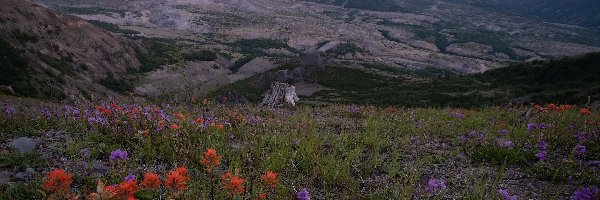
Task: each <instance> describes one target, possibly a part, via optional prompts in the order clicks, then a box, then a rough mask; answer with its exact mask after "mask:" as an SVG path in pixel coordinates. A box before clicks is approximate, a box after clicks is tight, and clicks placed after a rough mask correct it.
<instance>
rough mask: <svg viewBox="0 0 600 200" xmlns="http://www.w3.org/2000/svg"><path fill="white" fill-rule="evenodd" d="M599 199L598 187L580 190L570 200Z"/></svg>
mask: <svg viewBox="0 0 600 200" xmlns="http://www.w3.org/2000/svg"><path fill="white" fill-rule="evenodd" d="M598 198H600V193H598V186H591V187H587V188H581V189H579V190H577V191H575V193H574V194H573V196H571V199H572V200H596V199H598Z"/></svg>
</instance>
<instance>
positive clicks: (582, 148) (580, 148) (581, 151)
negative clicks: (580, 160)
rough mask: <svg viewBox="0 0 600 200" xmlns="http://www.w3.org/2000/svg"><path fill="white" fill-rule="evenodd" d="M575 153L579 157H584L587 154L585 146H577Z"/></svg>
mask: <svg viewBox="0 0 600 200" xmlns="http://www.w3.org/2000/svg"><path fill="white" fill-rule="evenodd" d="M575 151H576V152H577V156H583V154H585V146H583V145H581V144H578V145H577V146H575Z"/></svg>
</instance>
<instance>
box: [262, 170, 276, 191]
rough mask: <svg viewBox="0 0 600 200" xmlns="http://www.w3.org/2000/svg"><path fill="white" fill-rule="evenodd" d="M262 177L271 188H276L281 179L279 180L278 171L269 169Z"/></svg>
mask: <svg viewBox="0 0 600 200" xmlns="http://www.w3.org/2000/svg"><path fill="white" fill-rule="evenodd" d="M260 179H262V181H263V182H264V183H265V184H267V185H268V186H269V187H271V188H275V187H276V186H277V183H279V180H277V173H275V172H272V171H267V174H264V175H261V176H260Z"/></svg>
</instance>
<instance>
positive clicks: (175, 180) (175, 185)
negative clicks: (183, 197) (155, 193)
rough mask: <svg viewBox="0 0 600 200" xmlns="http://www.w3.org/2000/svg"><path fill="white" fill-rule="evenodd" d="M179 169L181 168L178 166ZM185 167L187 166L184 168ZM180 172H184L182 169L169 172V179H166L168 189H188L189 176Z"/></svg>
mask: <svg viewBox="0 0 600 200" xmlns="http://www.w3.org/2000/svg"><path fill="white" fill-rule="evenodd" d="M178 169H179V168H178ZM182 169H185V168H182ZM180 172H183V171H182V170H181V169H180V170H177V169H176V170H173V171H171V172H170V173H169V175H168V176H167V180H165V186H166V187H167V188H168V189H172V190H175V191H178V192H180V191H183V190H186V189H187V183H186V181H187V179H188V178H187V176H184V175H182V174H180ZM185 174H186V175H187V169H185Z"/></svg>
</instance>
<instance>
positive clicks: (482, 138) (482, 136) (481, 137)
mask: <svg viewBox="0 0 600 200" xmlns="http://www.w3.org/2000/svg"><path fill="white" fill-rule="evenodd" d="M477 141H479V143H483V142H485V134H483V132H479V137H478V138H477Z"/></svg>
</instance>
